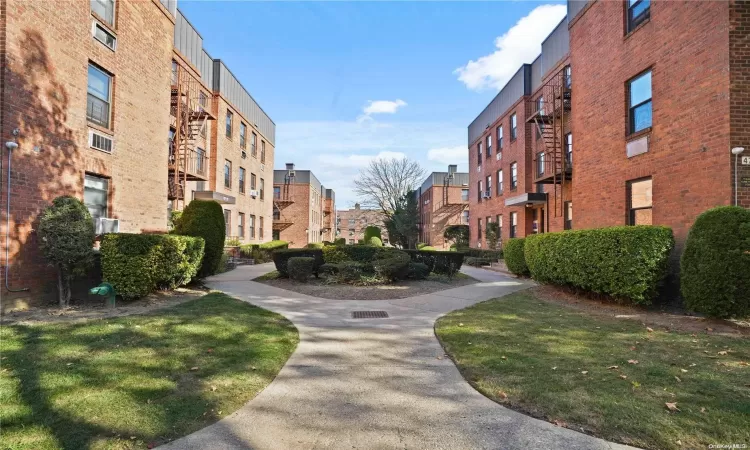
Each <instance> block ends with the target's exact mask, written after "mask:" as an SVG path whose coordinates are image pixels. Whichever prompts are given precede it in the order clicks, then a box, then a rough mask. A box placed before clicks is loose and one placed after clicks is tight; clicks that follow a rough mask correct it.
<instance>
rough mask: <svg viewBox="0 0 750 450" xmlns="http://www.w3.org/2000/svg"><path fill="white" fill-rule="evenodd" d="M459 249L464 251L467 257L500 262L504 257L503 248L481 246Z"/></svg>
mask: <svg viewBox="0 0 750 450" xmlns="http://www.w3.org/2000/svg"><path fill="white" fill-rule="evenodd" d="M459 251H461V252H463V253H464V254H465V255H466V257H471V258H481V259H488V260H490V261H492V262H498V261H500V260H501V259H502V258H503V252H502V250H484V249H481V248H462V249H459Z"/></svg>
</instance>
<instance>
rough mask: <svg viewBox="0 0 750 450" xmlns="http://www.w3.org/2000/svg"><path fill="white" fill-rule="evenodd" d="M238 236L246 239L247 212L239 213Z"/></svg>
mask: <svg viewBox="0 0 750 450" xmlns="http://www.w3.org/2000/svg"><path fill="white" fill-rule="evenodd" d="M237 237H239V238H240V239H245V213H238V214H237Z"/></svg>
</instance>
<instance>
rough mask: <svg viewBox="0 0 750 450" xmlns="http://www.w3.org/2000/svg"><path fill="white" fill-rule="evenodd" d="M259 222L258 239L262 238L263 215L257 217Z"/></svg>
mask: <svg viewBox="0 0 750 450" xmlns="http://www.w3.org/2000/svg"><path fill="white" fill-rule="evenodd" d="M258 219H260V222H259V224H258V239H263V216H260V217H258Z"/></svg>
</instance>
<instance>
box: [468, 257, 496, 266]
mask: <svg viewBox="0 0 750 450" xmlns="http://www.w3.org/2000/svg"><path fill="white" fill-rule="evenodd" d="M490 263H491V262H490V260H489V259H487V258H475V257H473V256H467V257H466V258H464V264H467V265H469V266H472V267H482V266H489V265H490Z"/></svg>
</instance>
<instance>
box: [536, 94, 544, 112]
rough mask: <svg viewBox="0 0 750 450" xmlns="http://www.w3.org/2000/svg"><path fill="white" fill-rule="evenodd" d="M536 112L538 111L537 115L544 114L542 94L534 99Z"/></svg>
mask: <svg viewBox="0 0 750 450" xmlns="http://www.w3.org/2000/svg"><path fill="white" fill-rule="evenodd" d="M536 112H538V113H539V115H540V116H541V115H544V96H541V95H540V96H539V98H538V99H536Z"/></svg>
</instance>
